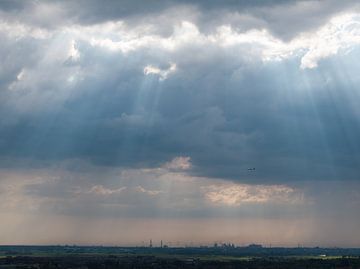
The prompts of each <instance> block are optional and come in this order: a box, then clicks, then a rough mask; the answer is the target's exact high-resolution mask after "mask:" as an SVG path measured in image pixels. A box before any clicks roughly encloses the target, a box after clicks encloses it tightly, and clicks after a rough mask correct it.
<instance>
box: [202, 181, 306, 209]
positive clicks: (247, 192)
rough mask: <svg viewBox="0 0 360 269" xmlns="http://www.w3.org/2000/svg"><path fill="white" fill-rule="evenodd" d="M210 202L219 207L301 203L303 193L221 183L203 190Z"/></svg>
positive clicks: (281, 186)
mask: <svg viewBox="0 0 360 269" xmlns="http://www.w3.org/2000/svg"><path fill="white" fill-rule="evenodd" d="M203 190H204V192H205V197H206V199H207V200H208V201H210V202H211V203H213V204H217V205H226V206H239V205H243V204H259V203H260V204H263V203H271V202H277V203H292V204H294V203H299V202H302V201H303V196H302V194H301V193H299V192H297V191H296V190H295V189H293V188H291V187H288V186H285V185H248V184H229V183H219V184H215V185H211V186H207V187H204V188H203Z"/></svg>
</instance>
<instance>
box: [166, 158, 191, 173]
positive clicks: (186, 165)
mask: <svg viewBox="0 0 360 269" xmlns="http://www.w3.org/2000/svg"><path fill="white" fill-rule="evenodd" d="M164 168H166V169H169V170H188V169H190V168H191V158H190V157H182V156H180V157H175V158H174V159H172V160H171V161H170V162H168V163H166V164H165V165H164Z"/></svg>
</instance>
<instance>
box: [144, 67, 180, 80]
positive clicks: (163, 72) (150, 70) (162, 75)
mask: <svg viewBox="0 0 360 269" xmlns="http://www.w3.org/2000/svg"><path fill="white" fill-rule="evenodd" d="M175 71H176V64H174V63H171V64H170V67H169V68H168V69H160V68H158V67H155V66H152V65H147V66H145V67H144V74H145V75H151V74H156V75H159V80H160V81H162V80H165V79H167V77H168V75H170V74H171V73H173V72H175Z"/></svg>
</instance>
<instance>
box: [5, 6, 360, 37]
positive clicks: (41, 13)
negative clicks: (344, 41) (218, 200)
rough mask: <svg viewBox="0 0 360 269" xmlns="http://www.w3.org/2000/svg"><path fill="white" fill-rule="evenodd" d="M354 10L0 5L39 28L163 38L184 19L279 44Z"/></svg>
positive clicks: (206, 27)
mask: <svg viewBox="0 0 360 269" xmlns="http://www.w3.org/2000/svg"><path fill="white" fill-rule="evenodd" d="M358 8H359V5H358V3H357V1H353V0H345V1H341V2H339V1H335V0H329V1H316V0H313V1H311V0H304V1H302V0H300V1H297V0H277V1H250V0H244V1H233V0H229V1H188V0H170V1H169V0H160V1H141V0H135V1H134V0H132V1H128V0H123V1H114V0H105V1H97V0H89V1H86V0H81V1H73V0H66V1H36V0H31V1H21V0H16V1H7V0H5V1H2V2H1V3H0V10H2V15H3V17H4V18H6V19H7V20H12V21H14V20H15V21H21V22H24V23H27V24H33V25H38V26H41V27H44V28H57V27H62V26H65V25H71V24H74V23H75V24H81V25H93V24H97V23H103V22H108V21H116V20H123V21H125V22H126V23H127V24H129V25H131V26H141V24H144V23H145V24H147V26H150V28H153V30H154V31H156V32H157V33H161V34H163V35H168V34H169V33H170V32H171V25H172V24H173V23H174V22H180V21H182V20H190V21H193V22H195V23H197V25H198V26H199V28H200V29H201V30H202V31H205V32H212V31H214V29H215V28H216V27H217V26H219V25H222V24H228V25H232V26H233V27H234V28H237V29H240V30H242V31H246V30H249V29H253V28H257V29H267V30H268V31H269V32H272V33H273V34H275V35H276V36H278V37H280V38H283V39H285V40H289V39H291V38H293V37H295V36H296V35H297V34H299V33H301V32H305V31H311V30H314V29H316V28H317V27H319V26H321V25H322V24H324V23H325V22H326V21H327V20H328V19H329V18H330V17H331V16H333V15H335V14H339V13H342V12H348V11H350V12H354V11H356V10H358ZM167 14H170V16H167Z"/></svg>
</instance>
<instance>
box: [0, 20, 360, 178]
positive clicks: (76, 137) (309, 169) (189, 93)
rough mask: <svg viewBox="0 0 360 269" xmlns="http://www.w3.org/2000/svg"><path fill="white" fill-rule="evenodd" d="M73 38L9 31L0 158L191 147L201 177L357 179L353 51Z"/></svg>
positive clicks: (112, 157) (148, 153)
mask: <svg viewBox="0 0 360 269" xmlns="http://www.w3.org/2000/svg"><path fill="white" fill-rule="evenodd" d="M186 27H189V26H186ZM190 28H191V27H190ZM191 29H192V28H191ZM192 31H193V30H192ZM190 33H191V31H190ZM184 35H185V36H186V33H184ZM77 37H78V36H77V35H73V34H71V33H66V32H65V33H63V32H60V33H57V32H55V33H54V34H52V36H50V38H45V39H44V38H40V39H39V38H36V37H35V38H34V37H32V36H24V37H22V38H20V39H14V38H12V37H11V35H10V37H9V35H8V34H6V33H3V34H2V39H3V40H4V43H3V44H5V45H4V46H3V47H2V51H3V53H2V55H3V57H4V59H3V68H2V74H1V77H2V80H1V82H0V83H1V85H2V90H1V97H2V98H1V110H2V113H1V122H0V127H1V134H0V154H1V155H2V157H3V159H4V161H3V162H2V164H3V166H7V165H9V162H7V161H5V160H6V159H8V160H10V163H11V162H13V160H16V159H29V160H36V161H50V160H52V161H61V160H65V159H70V158H80V159H84V160H90V161H92V162H93V163H95V164H106V165H110V166H124V167H139V166H140V167H153V166H157V165H159V164H161V163H164V162H166V161H168V160H171V159H172V158H174V157H176V156H190V157H191V158H192V161H193V164H194V169H193V173H194V174H195V175H198V176H207V177H216V178H228V179H232V180H239V181H243V182H257V183H274V182H289V181H299V180H321V179H349V180H350V179H358V177H359V169H358V167H359V153H360V144H359V141H358V139H357V138H358V137H359V134H360V127H359V109H358V108H357V100H358V98H359V97H358V95H357V94H356V84H357V83H358V81H359V77H358V75H357V74H356V72H355V70H356V67H357V63H356V62H355V60H354V59H356V57H357V55H358V54H359V51H358V50H357V49H354V50H352V51H351V52H350V53H349V54H348V55H343V54H341V55H338V56H333V57H332V58H331V59H327V60H323V61H322V62H320V63H319V67H318V68H317V69H312V70H301V69H299V58H298V57H296V56H295V57H291V58H289V59H285V60H283V61H281V62H277V61H270V62H263V60H262V59H261V57H260V56H261V55H256V54H253V53H251V52H250V50H249V47H248V46H247V45H243V46H239V47H236V46H235V47H230V48H227V47H222V46H219V45H217V44H216V43H215V44H210V45H208V46H207V47H203V46H202V44H196V43H194V44H193V45H189V44H188V43H185V45H181V46H179V47H178V48H176V49H174V50H164V49H163V48H162V47H157V46H156V45H147V46H144V47H139V48H137V49H136V50H134V51H129V52H127V51H121V50H118V49H117V50H112V49H111V47H106V46H105V47H103V46H101V44H100V45H97V43H96V44H95V45H94V44H92V43H91V41H89V40H86V39H83V38H79V40H75V42H74V40H73V38H75V39H76V38H77ZM180 37H181V33H180ZM180 40H181V39H180ZM155 44H156V43H155ZM14 46H15V47H16V52H15V51H14ZM5 55H6V57H5ZM171 63H176V70H175V71H174V72H173V73H169V75H168V77H166V79H161V77H159V74H157V72H159V71H157V70H167V69H168V68H170V66H171ZM338 64H341V66H342V67H341V69H338V70H337V71H336V72H335V71H334V69H333V66H334V65H338ZM149 65H151V66H154V67H153V68H155V69H154V70H155V71H152V72H149V73H148V74H144V69H145V68H146V67H147V66H149ZM344 78H351V80H345V79H344ZM249 167H256V168H257V170H256V173H249V171H248V169H247V168H249Z"/></svg>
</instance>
